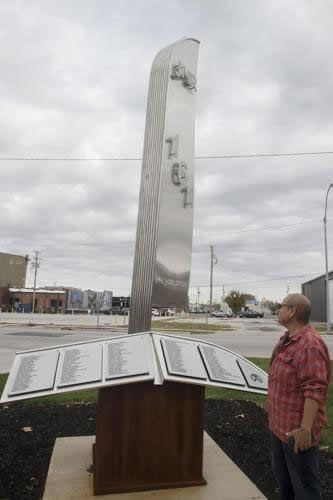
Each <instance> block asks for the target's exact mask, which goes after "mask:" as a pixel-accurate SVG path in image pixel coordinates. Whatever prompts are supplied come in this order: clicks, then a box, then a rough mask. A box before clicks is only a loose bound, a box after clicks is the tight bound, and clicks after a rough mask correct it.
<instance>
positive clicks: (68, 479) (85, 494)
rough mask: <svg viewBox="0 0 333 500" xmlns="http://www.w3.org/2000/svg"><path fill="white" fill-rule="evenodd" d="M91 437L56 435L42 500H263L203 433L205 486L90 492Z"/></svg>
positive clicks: (91, 481)
mask: <svg viewBox="0 0 333 500" xmlns="http://www.w3.org/2000/svg"><path fill="white" fill-rule="evenodd" d="M94 441H95V437H94V436H83V437H69V438H58V439H57V440H56V443H55V446H54V450H53V455H52V458H51V462H50V467H49V472H48V477H47V482H46V486H45V491H44V496H43V500H69V499H71V500H92V499H96V498H98V499H101V500H102V499H109V500H140V499H141V500H144V499H147V500H148V499H149V500H158V499H163V500H189V499H191V500H265V499H266V497H265V496H264V495H263V494H262V493H261V491H259V490H258V488H257V487H256V486H255V485H254V484H253V483H252V482H251V481H250V480H249V479H248V477H247V476H246V475H245V474H244V473H243V472H242V471H241V470H240V469H239V468H238V467H237V465H235V464H234V463H233V462H232V460H230V458H229V457H228V456H227V455H226V454H225V453H224V452H223V451H222V450H221V449H220V448H219V447H218V446H217V444H216V443H215V442H214V441H213V440H212V439H211V438H210V437H209V436H208V435H207V434H206V433H205V434H204V466H203V475H204V478H205V479H206V481H207V485H206V486H195V487H190V488H177V489H169V490H154V491H142V492H136V493H121V494H119V493H114V494H112V495H98V497H96V496H94V495H93V476H92V473H91V472H89V469H90V466H91V463H92V443H93V442H94Z"/></svg>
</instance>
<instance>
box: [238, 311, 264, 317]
mask: <svg viewBox="0 0 333 500" xmlns="http://www.w3.org/2000/svg"><path fill="white" fill-rule="evenodd" d="M239 317H240V318H263V317H264V313H261V312H258V311H253V310H252V309H247V311H241V312H240V313H239Z"/></svg>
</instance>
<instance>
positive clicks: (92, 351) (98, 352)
mask: <svg viewBox="0 0 333 500" xmlns="http://www.w3.org/2000/svg"><path fill="white" fill-rule="evenodd" d="M102 352H103V351H102V345H101V344H86V345H77V346H73V347H70V348H68V347H67V348H66V349H64V350H63V351H62V353H61V360H60V370H59V371H60V377H59V379H58V383H57V387H67V386H70V385H78V384H89V383H94V382H100V381H101V380H102Z"/></svg>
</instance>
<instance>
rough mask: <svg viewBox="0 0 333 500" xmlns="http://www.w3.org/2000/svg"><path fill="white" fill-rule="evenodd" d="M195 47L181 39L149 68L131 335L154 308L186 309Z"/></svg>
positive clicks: (144, 326) (146, 327) (147, 324)
mask: <svg viewBox="0 0 333 500" xmlns="http://www.w3.org/2000/svg"><path fill="white" fill-rule="evenodd" d="M198 49H199V42H198V41H197V40H195V39H186V40H182V41H180V42H177V43H174V44H172V45H169V46H168V47H166V48H164V49H163V50H161V51H160V52H159V53H158V54H157V56H156V58H155V60H154V62H153V65H152V70H151V76H150V85H149V93H148V105H147V116H146V130H145V142H144V153H143V163H142V173H141V189H140V198H139V212H138V223H137V236H136V247H135V258H134V270H133V281H132V294H131V310H130V313H131V314H130V318H129V328H128V332H129V333H136V332H143V331H148V330H150V327H151V310H152V304H154V305H160V306H184V305H185V304H186V303H187V294H188V287H189V280H190V268H191V255H192V234H193V183H194V175H193V171H194V132H195V103H196V91H197V88H196V86H197V83H196V74H197V60H198Z"/></svg>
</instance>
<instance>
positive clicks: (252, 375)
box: [237, 358, 268, 391]
mask: <svg viewBox="0 0 333 500" xmlns="http://www.w3.org/2000/svg"><path fill="white" fill-rule="evenodd" d="M237 364H238V365H239V368H240V369H241V371H242V373H243V375H244V377H245V380H246V383H247V385H248V387H250V388H251V389H262V390H263V391H267V390H268V376H267V374H266V373H265V372H263V371H262V370H260V368H258V367H257V366H255V365H253V364H252V363H250V362H248V361H246V360H245V359H241V358H239V359H238V360H237Z"/></svg>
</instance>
